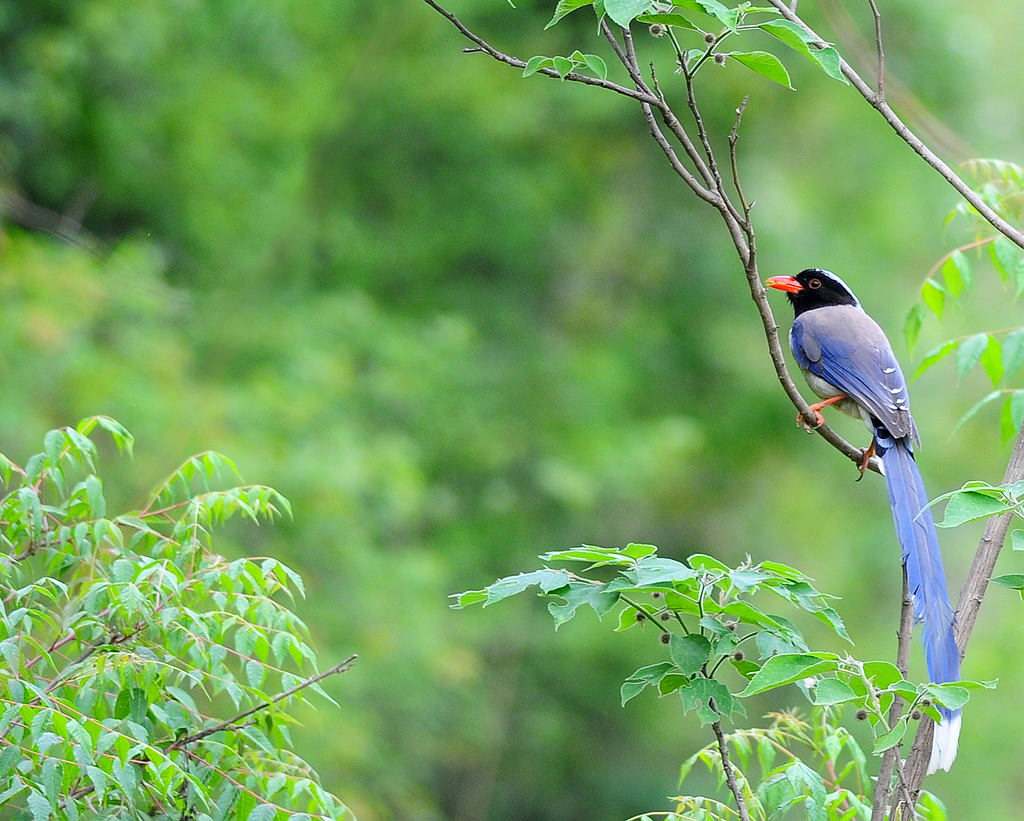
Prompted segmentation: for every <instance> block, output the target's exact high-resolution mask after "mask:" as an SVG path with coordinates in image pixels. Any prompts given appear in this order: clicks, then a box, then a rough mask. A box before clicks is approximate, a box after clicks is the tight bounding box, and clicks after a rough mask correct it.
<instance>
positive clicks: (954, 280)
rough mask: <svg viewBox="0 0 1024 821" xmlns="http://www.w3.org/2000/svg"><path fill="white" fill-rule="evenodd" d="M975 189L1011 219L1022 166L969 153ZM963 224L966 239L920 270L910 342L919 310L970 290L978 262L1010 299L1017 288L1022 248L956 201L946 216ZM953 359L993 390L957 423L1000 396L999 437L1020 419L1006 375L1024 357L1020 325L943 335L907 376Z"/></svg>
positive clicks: (940, 308) (1022, 393) (1018, 400)
mask: <svg viewBox="0 0 1024 821" xmlns="http://www.w3.org/2000/svg"><path fill="white" fill-rule="evenodd" d="M965 167H966V170H967V172H968V174H969V175H970V177H971V179H972V184H973V185H974V187H975V188H976V190H977V192H978V194H979V196H980V197H981V198H982V199H983V200H984V201H985V202H986V203H987V204H988V205H989V206H990V207H991V208H992V209H993V210H994V211H995V212H996V213H998V214H1000V215H1001V216H1002V217H1004V218H1005V219H1006V220H1008V221H1010V222H1013V223H1015V224H1019V223H1020V221H1021V218H1022V215H1024V168H1021V167H1020V166H1019V165H1016V164H1014V163H1010V162H1006V161H1004V160H985V159H976V160H971V161H970V162H968V163H965ZM954 220H957V221H958V222H959V223H964V224H965V231H966V233H967V241H965V242H963V243H962V244H960V245H958V246H957V247H955V248H953V249H952V250H950V251H948V252H947V253H946V254H944V255H943V256H942V257H941V258H940V259H939V260H938V262H936V263H935V265H933V266H932V268H931V270H930V271H928V273H927V275H926V276H925V279H924V282H923V283H922V285H921V292H920V295H921V299H920V301H919V302H918V303H916V304H915V305H914V306H913V307H912V308H911V309H910V312H909V313H908V314H907V319H906V322H905V323H904V333H905V336H906V340H907V345H908V347H910V349H911V350H913V348H914V345H915V344H916V342H917V339H918V337H919V335H920V333H921V328H922V326H923V324H924V320H925V318H926V317H927V316H929V315H931V316H934V317H935V318H936V319H938V320H942V318H943V316H944V315H945V312H946V308H947V307H948V306H949V305H950V304H954V305H959V304H960V303H961V302H963V301H964V300H966V299H968V298H969V297H970V296H971V295H972V293H973V292H974V290H975V286H976V271H977V270H978V268H979V267H982V268H987V269H990V270H991V272H993V273H995V274H996V276H997V278H998V280H999V283H1000V285H1001V286H1002V288H1003V289H1004V291H1005V292H1008V293H1009V297H1010V299H1012V300H1014V301H1016V300H1018V299H1020V296H1021V294H1024V250H1022V249H1021V248H1020V247H1018V246H1017V245H1016V244H1015V243H1013V242H1011V241H1010V240H1009V239H1008V238H1007V237H1005V236H1004V235H1003V234H1001V233H999V232H997V231H995V230H993V229H992V226H991V225H990V224H989V223H988V222H987V221H986V220H984V219H982V218H981V217H980V216H979V214H978V212H977V211H976V210H975V209H974V208H972V207H970V206H969V205H968V204H966V203H963V202H959V203H957V205H956V206H955V207H954V208H953V209H952V210H951V211H950V213H949V215H948V216H947V218H946V222H947V224H949V223H951V222H953V221H954ZM950 358H952V359H954V360H955V369H956V378H957V381H958V382H960V381H962V380H963V378H964V377H965V376H966V375H967V374H968V373H969V372H970V371H971V370H973V369H974V368H976V367H978V366H981V368H982V369H983V370H984V371H985V374H986V376H987V377H988V378H989V380H990V381H991V383H992V388H993V390H992V391H991V392H990V393H987V394H985V396H983V397H982V398H981V399H979V400H978V401H977V402H975V403H974V404H973V405H972V406H971V407H970V408H969V409H968V410H967V411H966V412H965V413H964V414H963V416H962V417H961V418H960V420H959V422H958V423H957V428H959V427H960V426H962V425H963V424H964V423H966V422H967V421H969V420H970V419H972V418H973V417H974V416H975V415H976V414H977V413H978V411H980V410H981V409H982V408H984V407H986V406H988V405H990V404H992V403H995V402H1000V401H1001V402H1002V410H1001V415H1000V429H1001V432H1002V438H1003V441H1004V442H1005V441H1007V440H1009V439H1011V438H1012V437H1013V436H1014V434H1015V433H1016V432H1017V431H1018V430H1020V429H1021V424H1022V423H1024V388H1021V387H1019V386H1018V384H1019V383H1017V384H1015V383H1014V382H1013V377H1015V376H1017V375H1018V372H1019V371H1020V367H1021V365H1022V364H1024V325H1017V326H1011V327H1008V328H1000V329H993V330H985V331H980V332H975V333H969V334H965V335H963V336H958V337H954V338H953V339H949V340H946V341H945V342H942V343H941V344H939V345H937V346H935V347H934V348H932V349H931V350H929V351H928V352H927V353H925V355H924V356H923V358H922V360H921V363H920V365H918V367H917V370H916V372H915V374H914V376H915V377H917V376H919V375H920V374H922V373H924V372H925V371H927V370H929V369H930V368H932V367H934V366H935V365H937V364H938V363H940V362H942V361H944V360H947V359H950Z"/></svg>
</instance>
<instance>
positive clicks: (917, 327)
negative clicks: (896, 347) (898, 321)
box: [903, 302, 925, 353]
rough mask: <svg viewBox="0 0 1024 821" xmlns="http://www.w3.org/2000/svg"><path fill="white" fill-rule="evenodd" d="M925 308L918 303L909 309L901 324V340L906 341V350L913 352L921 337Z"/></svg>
mask: <svg viewBox="0 0 1024 821" xmlns="http://www.w3.org/2000/svg"><path fill="white" fill-rule="evenodd" d="M924 311H925V307H924V305H922V304H921V303H920V302H919V303H918V304H916V305H915V306H914V307H913V308H911V309H910V311H909V313H907V318H906V320H904V322H903V338H904V339H905V340H906V341H907V350H909V351H910V352H911V353H913V351H914V345H916V344H917V338H918V336H920V335H921V325H922V323H923V322H924Z"/></svg>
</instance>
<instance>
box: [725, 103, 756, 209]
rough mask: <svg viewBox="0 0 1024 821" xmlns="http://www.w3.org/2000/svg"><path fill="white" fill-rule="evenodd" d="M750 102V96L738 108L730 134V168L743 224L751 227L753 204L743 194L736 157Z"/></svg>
mask: <svg viewBox="0 0 1024 821" xmlns="http://www.w3.org/2000/svg"><path fill="white" fill-rule="evenodd" d="M749 102H750V95H749V94H748V95H747V96H746V97H744V98H743V101H742V102H741V103H740V104H739V106H738V107H737V108H736V120H735V121H734V122H733V124H732V131H730V132H729V166H730V168H731V169H732V184H733V187H734V188H735V189H736V196H738V197H739V198H740V206H741V207H742V208H743V222H744V224H745V225H746V226H748V227H749V226H750V209H751V207H752V203H750V202H747V197H746V195H745V194H744V193H743V185H742V184H741V183H740V169H739V160H738V158H737V155H736V143H737V142H739V139H740V122H741V121H742V120H743V112H745V111H746V110H747V103H749Z"/></svg>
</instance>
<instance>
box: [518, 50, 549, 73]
mask: <svg viewBox="0 0 1024 821" xmlns="http://www.w3.org/2000/svg"><path fill="white" fill-rule="evenodd" d="M554 65H555V61H554V60H552V59H551V58H550V57H545V56H544V55H542V54H538V55H536V56H535V57H531V58H530V59H529V60H527V61H526V68H524V69H523V76H524V77H529V76H530V75H531V74H536V73H537V72H538V71H540V70H541V69H542V68H553V67H554Z"/></svg>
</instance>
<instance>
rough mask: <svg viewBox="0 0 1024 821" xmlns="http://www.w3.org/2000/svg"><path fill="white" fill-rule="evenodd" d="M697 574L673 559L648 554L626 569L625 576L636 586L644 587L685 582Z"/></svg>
mask: <svg viewBox="0 0 1024 821" xmlns="http://www.w3.org/2000/svg"><path fill="white" fill-rule="evenodd" d="M696 576H697V571H696V570H694V569H693V568H690V567H687V566H686V565H685V564H683V563H682V562H677V561H676V560H675V559H663V558H660V557H657V556H648V557H646V558H643V559H641V560H640V561H638V562H637V563H636V566H635V568H634V569H633V570H629V571H626V577H627V578H628V579H629V580H630V581H631V582H632V583H633V584H634V585H636V586H637V587H646V586H647V585H652V584H661V583H664V582H686V581H689V580H690V579H693V578H695V577H696Z"/></svg>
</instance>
